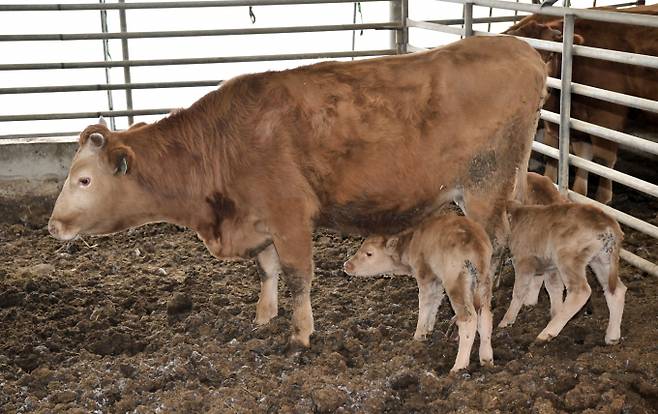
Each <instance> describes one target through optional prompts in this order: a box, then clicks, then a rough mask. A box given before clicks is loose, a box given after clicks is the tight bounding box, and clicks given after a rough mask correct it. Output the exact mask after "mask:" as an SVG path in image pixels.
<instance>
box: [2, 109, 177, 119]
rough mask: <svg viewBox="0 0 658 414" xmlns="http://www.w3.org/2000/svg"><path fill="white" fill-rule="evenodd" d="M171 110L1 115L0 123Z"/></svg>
mask: <svg viewBox="0 0 658 414" xmlns="http://www.w3.org/2000/svg"><path fill="white" fill-rule="evenodd" d="M170 111H171V108H156V109H132V110H117V111H95V112H63V113H54V114H26V115H0V122H7V121H44V120H53V119H80V118H98V117H100V116H102V117H104V118H107V117H109V116H134V115H160V114H167V113H169V112H170Z"/></svg>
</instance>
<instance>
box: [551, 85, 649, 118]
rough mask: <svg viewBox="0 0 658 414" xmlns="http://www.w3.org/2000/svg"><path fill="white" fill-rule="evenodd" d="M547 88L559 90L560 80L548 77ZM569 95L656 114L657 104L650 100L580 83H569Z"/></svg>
mask: <svg viewBox="0 0 658 414" xmlns="http://www.w3.org/2000/svg"><path fill="white" fill-rule="evenodd" d="M546 84H547V85H548V86H549V87H551V88H555V89H558V90H559V89H561V85H560V80H559V79H556V78H551V77H549V78H548V80H547V83H546ZM571 93H575V94H578V95H583V96H588V97H590V98H596V99H600V100H602V101H606V102H611V103H615V104H619V105H624V106H630V107H632V108H637V109H641V110H643V111H651V112H656V113H658V102H657V101H653V100H651V99H645V98H640V97H637V96H632V95H626V94H623V93H619V92H613V91H609V90H607V89H600V88H595V87H593V86H588V85H583V84H581V83H575V82H571Z"/></svg>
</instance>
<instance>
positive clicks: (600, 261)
mask: <svg viewBox="0 0 658 414" xmlns="http://www.w3.org/2000/svg"><path fill="white" fill-rule="evenodd" d="M507 214H508V219H509V221H510V227H511V231H512V233H511V237H510V243H509V247H510V250H511V252H512V256H513V257H514V270H515V273H516V281H515V284H514V291H513V293H512V302H511V303H510V307H509V309H508V310H507V313H506V314H505V316H504V317H503V319H502V321H501V322H500V324H499V327H505V326H508V325H511V324H512V323H514V320H515V319H516V316H517V315H518V313H519V310H520V309H521V306H522V304H523V301H524V299H525V298H526V296H527V293H528V288H529V287H530V285H531V282H532V279H533V277H534V276H535V275H537V274H542V273H545V272H547V271H549V272H556V273H557V275H559V278H560V279H561V281H562V283H564V284H565V285H566V288H567V296H566V299H565V301H564V304H563V305H562V306H561V307H560V308H559V310H558V311H557V312H555V314H553V315H552V317H551V321H550V322H549V323H548V325H547V326H546V328H544V330H543V331H542V332H541V333H540V334H539V336H537V340H539V341H548V340H550V339H551V338H554V337H555V336H557V335H558V334H559V333H560V331H561V330H562V328H564V326H565V325H566V324H567V322H568V321H569V320H570V319H571V318H572V317H573V316H574V315H575V314H576V313H577V312H578V311H579V310H580V308H582V307H583V305H584V304H585V302H587V299H589V297H590V294H591V291H592V290H591V288H590V286H589V284H588V283H587V276H586V274H585V271H586V267H587V266H588V265H589V266H590V267H591V269H592V270H593V271H594V274H595V275H596V278H597V279H598V281H599V283H600V284H601V286H602V287H603V290H604V294H605V299H606V302H607V304H608V309H609V311H610V319H609V321H608V329H607V331H606V335H605V342H606V343H607V344H615V343H617V342H618V341H619V338H620V336H621V332H620V326H621V317H622V313H623V311H624V295H625V293H626V286H624V284H623V283H622V282H621V280H620V279H619V275H618V271H619V249H620V245H621V241H622V238H623V233H622V231H621V229H620V228H619V224H617V222H616V221H615V220H614V219H613V218H611V217H609V216H608V215H606V214H605V213H604V212H603V211H601V210H600V209H598V208H596V207H594V206H591V205H584V204H570V203H569V204H553V205H550V206H522V205H521V204H520V203H518V202H515V201H511V202H510V203H509V205H508V207H507ZM549 292H550V290H549ZM560 296H561V295H560Z"/></svg>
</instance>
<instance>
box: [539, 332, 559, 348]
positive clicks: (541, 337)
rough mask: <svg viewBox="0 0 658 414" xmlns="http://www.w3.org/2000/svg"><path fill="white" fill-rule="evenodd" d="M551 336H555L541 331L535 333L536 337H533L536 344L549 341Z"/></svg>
mask: <svg viewBox="0 0 658 414" xmlns="http://www.w3.org/2000/svg"><path fill="white" fill-rule="evenodd" d="M553 338H555V336H553V335H551V334H549V333H546V332H542V333H540V334H539V335H537V338H536V339H535V343H537V345H543V344H545V343H547V342H549V341H550V340H551V339H553Z"/></svg>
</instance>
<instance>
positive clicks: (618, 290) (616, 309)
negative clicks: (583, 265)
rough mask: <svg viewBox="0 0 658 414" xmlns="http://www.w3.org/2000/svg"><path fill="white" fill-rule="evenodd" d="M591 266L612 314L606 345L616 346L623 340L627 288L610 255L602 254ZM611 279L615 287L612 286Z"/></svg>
mask: <svg viewBox="0 0 658 414" xmlns="http://www.w3.org/2000/svg"><path fill="white" fill-rule="evenodd" d="M612 260H615V259H612ZM616 260H619V259H616ZM589 265H590V267H591V268H592V271H594V274H595V275H596V279H597V280H598V281H599V283H600V284H601V287H603V293H604V295H605V301H606V303H607V304H608V311H609V312H610V316H609V319H608V329H607V330H606V332H605V343H606V344H609V345H612V344H616V343H618V342H619V338H621V318H622V314H623V313H624V301H625V296H626V286H624V284H623V283H622V282H621V280H620V279H619V276H618V274H617V271H618V264H617V263H614V262H613V261H611V258H610V256H609V255H607V254H605V253H601V254H600V255H599V256H598V257H595V258H594V260H592V262H591V263H590V264H589ZM611 279H612V281H613V282H612V283H613V284H614V285H615V286H610V285H611V283H610V280H611Z"/></svg>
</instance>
